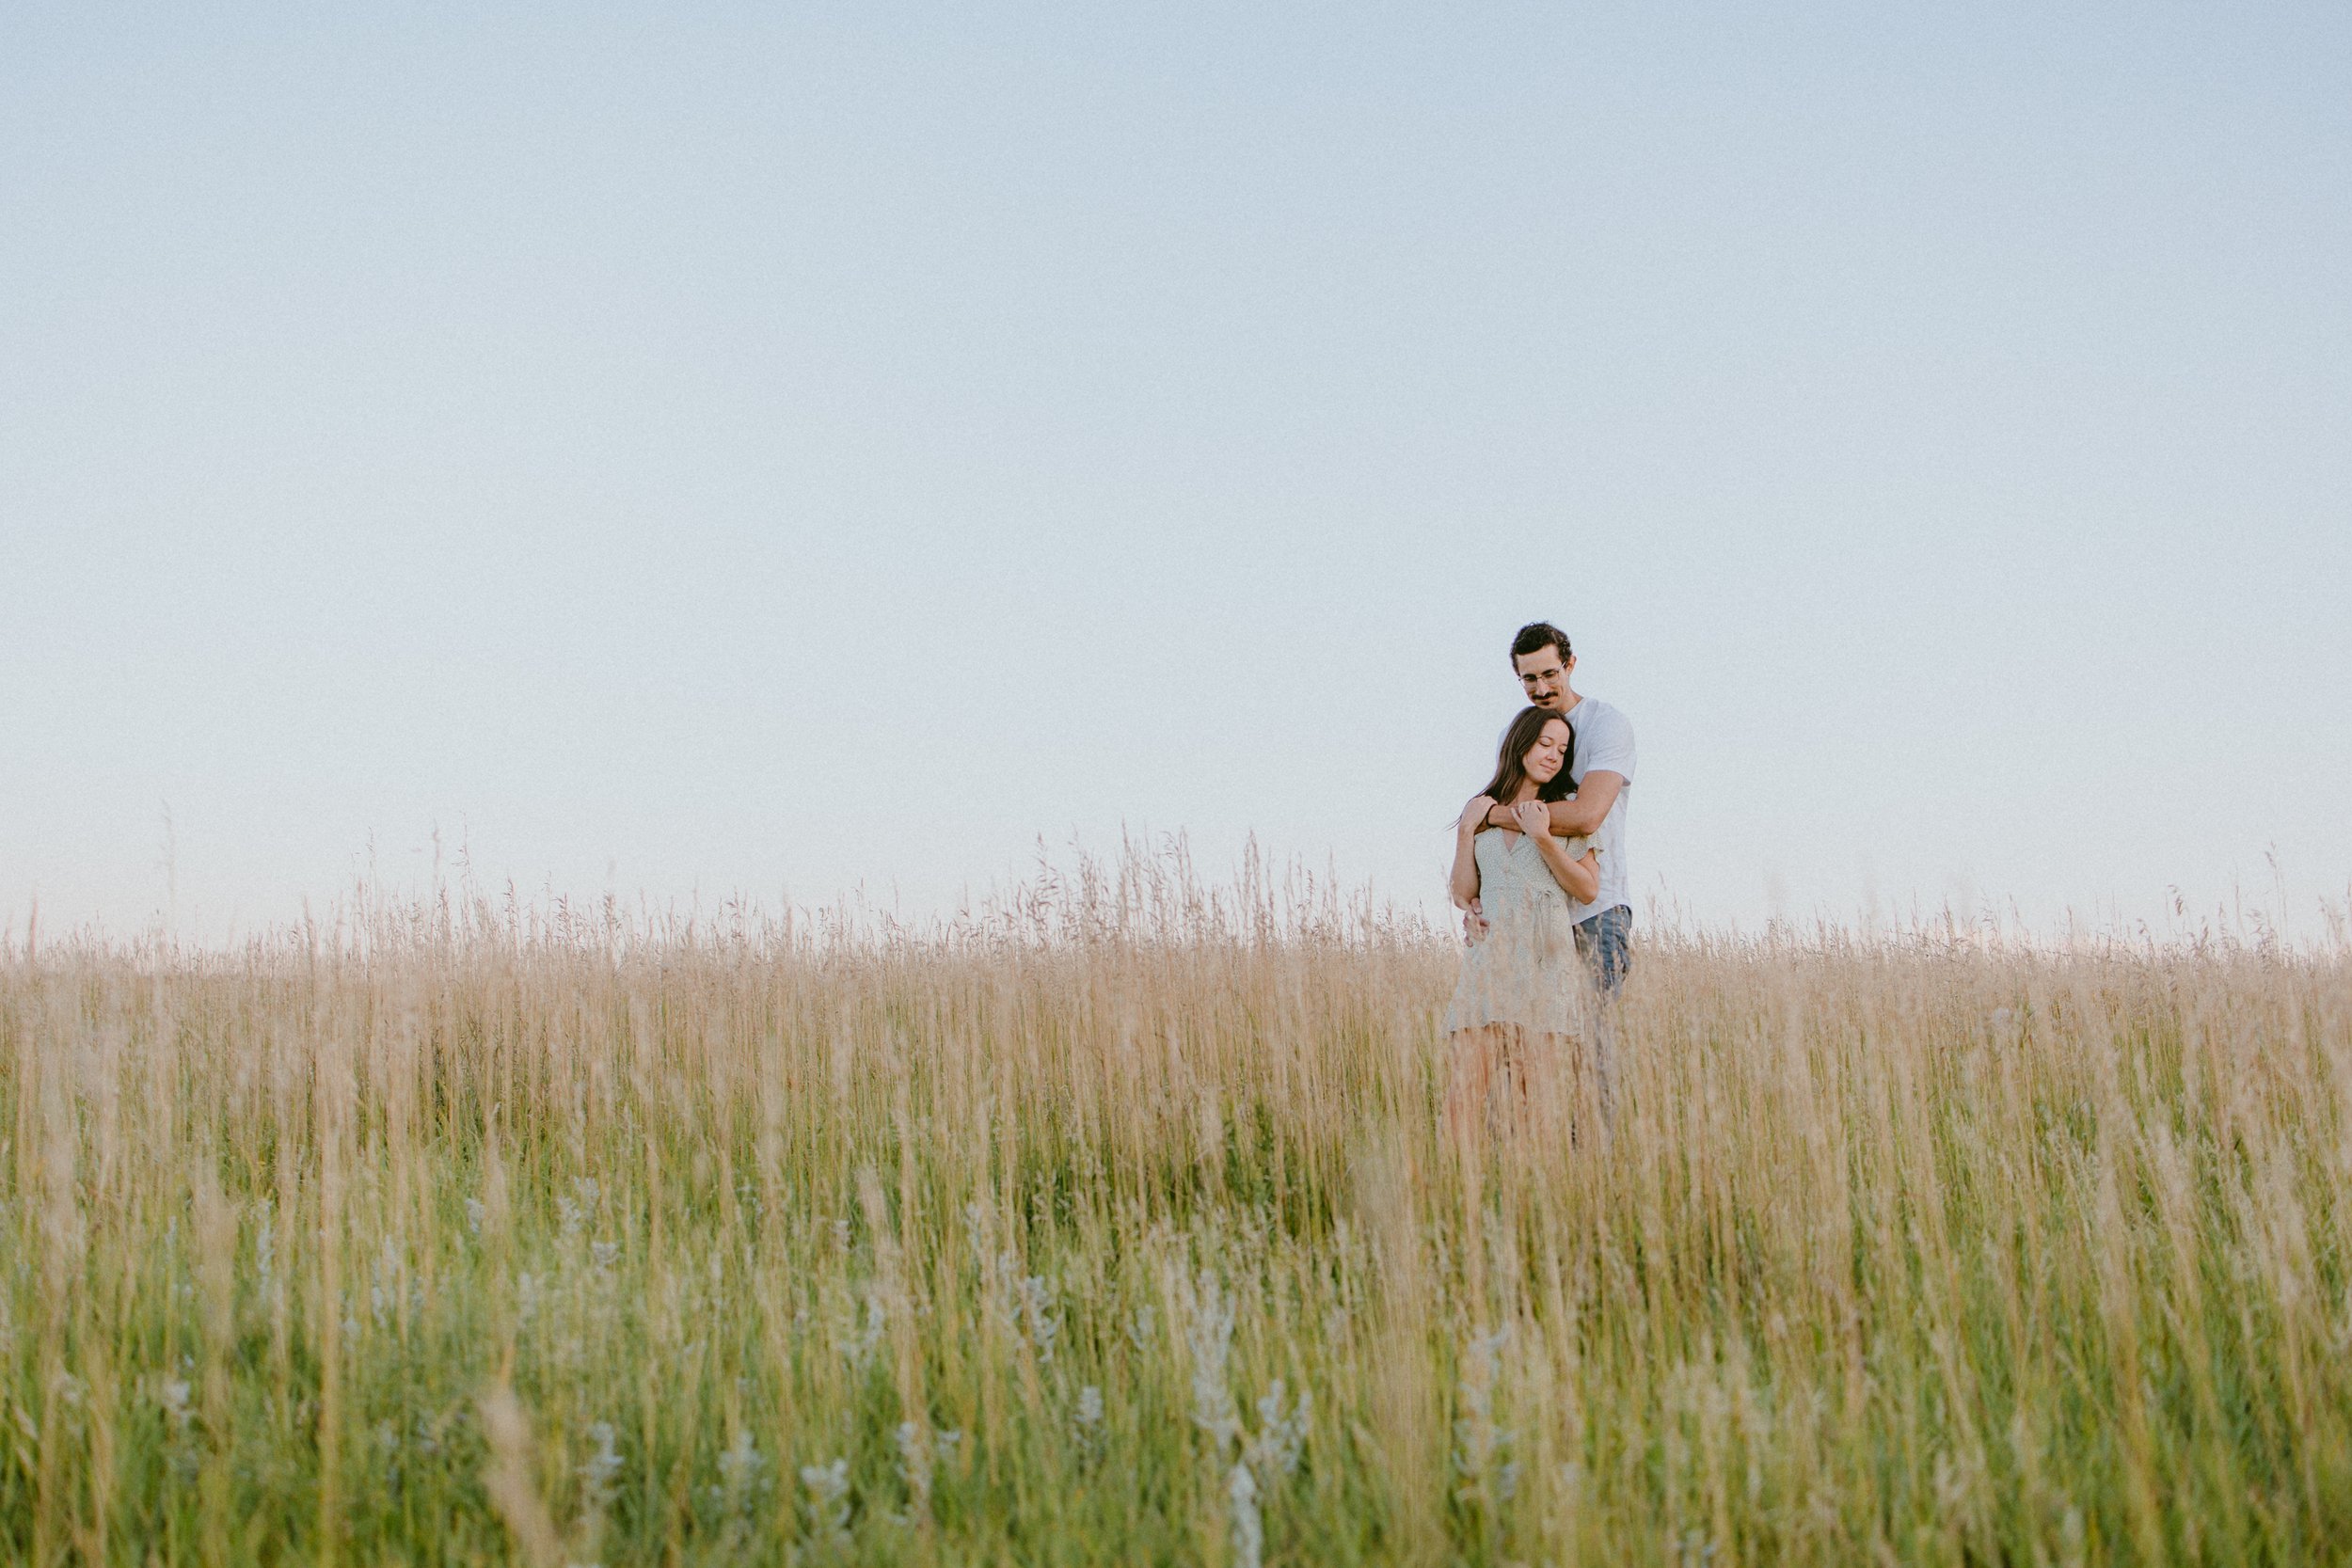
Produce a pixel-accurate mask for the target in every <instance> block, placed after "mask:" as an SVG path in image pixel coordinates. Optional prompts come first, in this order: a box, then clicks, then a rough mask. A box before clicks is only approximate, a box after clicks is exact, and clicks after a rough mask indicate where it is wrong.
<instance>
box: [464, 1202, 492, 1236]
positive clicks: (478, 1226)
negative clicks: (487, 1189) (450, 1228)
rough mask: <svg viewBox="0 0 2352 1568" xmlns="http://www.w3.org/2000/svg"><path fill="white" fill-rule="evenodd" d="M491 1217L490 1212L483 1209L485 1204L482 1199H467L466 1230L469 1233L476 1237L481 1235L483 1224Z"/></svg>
mask: <svg viewBox="0 0 2352 1568" xmlns="http://www.w3.org/2000/svg"><path fill="white" fill-rule="evenodd" d="M489 1215H490V1211H489V1210H488V1209H486V1208H485V1207H483V1203H482V1200H481V1199H480V1198H478V1197H469V1198H468V1199H466V1228H467V1230H468V1231H469V1232H471V1233H472V1234H473V1235H476V1236H479V1235H481V1234H482V1222H483V1221H484V1220H485V1219H487V1218H489Z"/></svg>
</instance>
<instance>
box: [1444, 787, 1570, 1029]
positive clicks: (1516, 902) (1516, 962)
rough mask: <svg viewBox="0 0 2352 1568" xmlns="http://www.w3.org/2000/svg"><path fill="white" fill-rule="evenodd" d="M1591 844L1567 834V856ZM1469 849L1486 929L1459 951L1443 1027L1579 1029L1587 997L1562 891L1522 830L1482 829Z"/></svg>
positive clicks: (1564, 893)
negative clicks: (1459, 971) (1465, 949)
mask: <svg viewBox="0 0 2352 1568" xmlns="http://www.w3.org/2000/svg"><path fill="white" fill-rule="evenodd" d="M1591 847H1592V841H1591V840H1589V839H1583V838H1572V839H1569V840H1568V841H1567V850H1568V858H1569V859H1571V860H1581V859H1582V858H1583V856H1584V852H1585V850H1587V849H1589V848H1591ZM1472 853H1473V854H1475V855H1476V857H1477V860H1478V906H1479V909H1480V910H1481V911H1484V913H1485V914H1486V927H1487V929H1486V936H1485V938H1483V939H1482V940H1480V941H1479V942H1473V943H1472V944H1471V945H1470V951H1469V953H1467V954H1466V955H1464V957H1463V958H1462V974H1461V977H1460V978H1459V979H1457V980H1455V981H1454V1001H1453V1003H1452V1004H1451V1005H1450V1006H1448V1007H1447V1008H1446V1010H1445V1032H1446V1033H1447V1034H1449V1035H1450V1034H1452V1033H1454V1031H1455V1030H1457V1029H1475V1028H1477V1027H1478V1026H1480V1025H1481V1024H1486V1023H1516V1024H1518V1026H1519V1027H1520V1028H1522V1029H1527V1030H1532V1031H1535V1032H1537V1033H1541V1034H1549V1035H1579V1036H1581V1035H1582V1034H1583V1033H1584V1032H1585V1009H1586V1008H1587V1007H1589V1006H1591V1000H1590V998H1589V997H1588V995H1587V994H1586V992H1587V982H1586V979H1585V974H1584V965H1583V962H1582V960H1581V959H1580V958H1578V957H1577V952H1576V921H1575V914H1574V910H1573V908H1572V906H1571V905H1570V904H1569V902H1568V895H1567V890H1566V889H1565V888H1563V887H1562V886H1561V885H1560V884H1559V883H1558V882H1557V881H1556V880H1554V879H1553V878H1552V875H1551V867H1550V866H1549V865H1547V864H1546V863H1544V852H1543V851H1542V850H1541V849H1539V848H1537V847H1535V845H1534V842H1533V841H1532V840H1530V839H1529V838H1528V837H1527V835H1526V834H1524V833H1506V832H1502V830H1500V829H1494V828H1490V829H1487V830H1486V832H1481V833H1480V834H1479V835H1478V838H1477V840H1476V842H1475V845H1474V846H1473V848H1472Z"/></svg>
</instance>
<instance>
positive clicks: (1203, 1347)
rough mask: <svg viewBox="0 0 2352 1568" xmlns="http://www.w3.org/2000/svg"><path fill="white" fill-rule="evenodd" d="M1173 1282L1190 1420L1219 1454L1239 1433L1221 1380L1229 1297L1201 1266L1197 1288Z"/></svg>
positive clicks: (1228, 1345)
mask: <svg viewBox="0 0 2352 1568" xmlns="http://www.w3.org/2000/svg"><path fill="white" fill-rule="evenodd" d="M1178 1285H1179V1287H1180V1290H1179V1299H1180V1300H1181V1302H1182V1303H1183V1305H1184V1309H1185V1317H1186V1320H1187V1321H1186V1323H1185V1324H1184V1341H1185V1343H1186V1345H1187V1346H1189V1347H1190V1349H1191V1351H1192V1421H1193V1425H1195V1426H1197V1427H1199V1428H1200V1430H1201V1431H1203V1432H1205V1433H1208V1434H1209V1435H1210V1436H1212V1437H1214V1438H1216V1447H1217V1451H1218V1452H1219V1453H1223V1452H1224V1451H1225V1450H1226V1449H1228V1448H1230V1447H1231V1446H1232V1442H1233V1439H1234V1438H1235V1437H1236V1436H1238V1435H1239V1434H1240V1433H1241V1416H1240V1414H1239V1412H1238V1411H1236V1410H1235V1409H1234V1407H1233V1391H1232V1388H1231V1387H1229V1386H1227V1384H1226V1379H1225V1363H1226V1360H1227V1358H1228V1357H1229V1356H1230V1355H1231V1354H1232V1349H1233V1298H1232V1295H1231V1294H1230V1293H1228V1292H1227V1291H1226V1290H1225V1288H1224V1286H1223V1285H1222V1284H1220V1283H1219V1282H1218V1280H1217V1278H1216V1275H1212V1274H1210V1273H1208V1272H1207V1271H1206V1270H1203V1271H1202V1272H1201V1275H1200V1284H1199V1285H1198V1286H1197V1287H1195V1286H1193V1285H1191V1284H1189V1283H1186V1282H1185V1281H1184V1279H1183V1276H1181V1275H1179V1276H1178ZM1253 1485H1254V1482H1253ZM1252 1496H1255V1493H1254V1492H1253V1493H1252Z"/></svg>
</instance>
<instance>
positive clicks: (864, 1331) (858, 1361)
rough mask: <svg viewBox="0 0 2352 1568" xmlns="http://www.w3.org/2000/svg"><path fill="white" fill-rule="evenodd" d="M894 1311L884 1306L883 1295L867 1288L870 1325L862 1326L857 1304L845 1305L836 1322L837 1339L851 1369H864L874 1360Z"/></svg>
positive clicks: (836, 1342)
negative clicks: (858, 1317) (853, 1306)
mask: <svg viewBox="0 0 2352 1568" xmlns="http://www.w3.org/2000/svg"><path fill="white" fill-rule="evenodd" d="M889 1320H890V1314H889V1311H888V1309H887V1308H885V1307H883V1306H882V1297H881V1296H880V1295H878V1294H877V1293H875V1292H874V1291H866V1325H865V1326H864V1327H863V1328H860V1327H859V1326H858V1324H857V1315H856V1312H855V1310H854V1309H853V1308H851V1307H848V1306H846V1305H845V1306H844V1307H843V1308H842V1311H841V1317H840V1321H839V1322H838V1323H837V1324H836V1325H835V1328H834V1343H835V1344H836V1345H837V1346H839V1348H840V1351H841V1358H842V1359H843V1360H844V1361H847V1362H848V1363H849V1364H850V1370H851V1371H857V1372H862V1371H864V1370H866V1368H867V1367H869V1366H871V1365H872V1364H873V1361H874V1353H875V1351H877V1350H879V1349H880V1348H881V1346H882V1330H883V1329H884V1328H886V1327H887V1326H888V1325H889Z"/></svg>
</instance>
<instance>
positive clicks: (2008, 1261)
mask: <svg viewBox="0 0 2352 1568" xmlns="http://www.w3.org/2000/svg"><path fill="white" fill-rule="evenodd" d="M1453 964H1454V954H1453V949H1452V947H1451V946H1450V945H1449V944H1448V942H1446V941H1445V940H1444V939H1443V938H1442V937H1441V936H1438V935H1435V934H1432V933H1429V932H1427V931H1425V930H1422V929H1421V928H1419V927H1413V926H1411V925H1409V924H1398V923H1388V922H1383V921H1382V920H1380V919H1378V918H1376V917H1375V916H1374V915H1373V914H1371V913H1370V912H1368V911H1365V910H1363V909H1361V908H1351V907H1347V906H1344V905H1343V904H1342V903H1341V902H1340V901H1338V900H1335V899H1333V898H1331V897H1330V896H1329V895H1328V894H1327V893H1326V892H1310V894H1309V895H1307V896H1305V897H1303V898H1288V899H1286V898H1285V897H1284V896H1283V895H1282V894H1281V892H1280V890H1279V889H1277V888H1274V887H1272V886H1271V885H1270V884H1269V883H1268V882H1267V881H1266V879H1263V877H1258V876H1254V875H1253V876H1248V877H1245V879H1243V881H1242V882H1241V884H1240V885H1238V886H1235V887H1232V888H1229V889H1225V890H1222V891H1218V892H1206V891H1203V890H1202V889H1201V888H1200V887H1198V886H1197V885H1195V884H1194V883H1193V882H1192V880H1191V879H1190V878H1189V877H1188V876H1187V875H1186V874H1185V873H1184V869H1183V867H1182V865H1181V863H1171V862H1167V861H1152V860H1148V859H1143V858H1130V859H1129V860H1128V861H1127V862H1126V863H1124V864H1122V865H1120V866H1117V867H1112V868H1108V869H1101V870H1097V869H1088V870H1085V871H1083V872H1082V873H1081V874H1080V875H1079V876H1077V877H1074V878H1073V879H1068V880H1064V881H1057V880H1053V879H1046V880H1043V881H1041V882H1040V883H1039V884H1038V885H1037V886H1035V887H1033V888H1031V889H1030V890H1028V892H1027V893H1026V894H1025V895H1024V896H1023V897H1022V898H1021V899H1019V900H1017V901H1016V902H1015V903H1014V904H1013V905H1012V906H1011V907H1009V908H1008V909H1005V910H1002V911H997V912H995V913H993V914H992V915H990V916H988V917H985V918H977V919H974V920H970V921H966V922H963V923H961V924H960V925H958V926H955V927H951V928H946V929H942V930H938V931H932V932H930V933H925V934H915V933H908V932H904V931H892V930H888V929H882V930H876V929H872V928H866V929H865V930H863V931H850V930H848V929H845V928H835V927H826V926H823V925H818V926H814V927H812V926H810V925H808V924H806V923H797V924H796V923H783V924H774V925H759V924H755V923H751V922H748V921H723V922H722V923H720V924H719V925H718V926H716V927H710V926H699V927H682V926H647V925H644V924H639V925H636V926H631V925H629V924H628V923H626V922H623V921H621V920H619V919H618V918H617V917H615V916H614V915H612V912H611V911H600V912H599V913H598V914H596V916H594V917H592V918H587V919H580V918H577V917H575V916H573V915H572V914H570V913H568V912H565V911H556V912H555V914H553V915H552V916H542V917H535V918H534V917H529V916H527V915H526V914H525V913H523V912H522V911H515V910H513V909H511V908H509V909H492V908H489V907H486V906H483V905H479V904H477V905H475V906H473V907H472V908H470V909H456V910H453V909H452V908H451V907H449V906H448V905H446V904H442V905H436V906H431V907H428V908H424V909H410V910H405V911H391V910H385V909H365V910H362V911H360V912H359V913H358V914H357V915H355V916H354V917H353V918H352V919H351V920H350V921H349V922H348V923H346V924H345V925H343V926H342V927H338V928H336V929H332V930H320V929H304V930H300V931H293V932H287V933H283V934H281V935H280V936H278V937H277V938H275V939H272V940H270V941H266V942H257V943H255V944H253V945H251V946H249V947H247V948H246V949H244V950H242V951H239V952H235V953H217V952H215V953H194V952H183V951H179V950H176V949H172V948H169V947H167V946H161V945H156V944H146V945H141V944H136V943H133V944H118V945H110V944H106V943H103V942H94V941H74V942H52V943H49V944H46V945H43V946H41V947H40V949H39V950H38V951H37V952H28V951H27V950H26V949H25V948H24V947H23V946H19V947H18V948H17V949H15V950H14V951H12V952H11V953H10V954H9V955H8V957H7V958H6V959H5V961H4V962H0V1238H5V1247H6V1254H7V1256H6V1262H5V1277H0V1405H4V1406H5V1409H0V1557H4V1558H6V1559H7V1560H10V1561H22V1562H27V1563H34V1564H42V1565H46V1564H50V1563H56V1562H65V1561H91V1562H98V1561H107V1562H121V1563H145V1562H182V1561H186V1562H201V1563H224V1564H225V1563H230V1562H248V1561H306V1562H309V1561H315V1562H321V1563H334V1562H354V1563H360V1562H388V1561H402V1562H411V1563H422V1562H438V1561H468V1562H471V1561H494V1560H520V1561H530V1562H534V1563H548V1564H553V1563H559V1562H580V1563H586V1562H599V1561H600V1562H605V1563H620V1562H650V1561H680V1562H699V1561H799V1562H803V1563H818V1562H824V1561H858V1560H875V1561H881V1560H894V1561H895V1560H908V1561H917V1562H928V1561H935V1560H936V1561H965V1560H971V1561H978V1560H988V1561H1023V1562H1094V1561H1106V1560H1153V1561H1167V1562H1179V1561H1181V1562H1211V1563H1216V1562H1254V1561H1265V1562H1306V1561H1333V1562H1345V1561H1355V1560H1364V1561H1398V1562H1441V1561H1449V1560H1469V1561H1493V1562H1502V1561H1524V1562H1538V1561H1558V1562H1577V1561H1586V1562H1610V1563H1615V1562H1675V1563H1691V1564H1696V1563H1702V1562H1712V1563H1725V1562H1740V1561H1757V1562H1798V1561H1824V1562H1851V1561H1865V1560H1882V1561H1883V1560H1903V1561H1912V1560H1916V1561H1943V1562H1955V1563H1957V1562H1968V1561H1975V1562H2015V1563H2042V1562H2046V1563H2065V1562H2075V1561H2106V1560H2117V1561H2137V1562H2154V1561H2173V1560H2182V1561H2217V1562H2219V1561H2231V1562H2234V1561H2246V1560H2256V1561H2260V1560H2269V1561H2280V1562H2302V1561H2313V1560H2341V1559H2342V1558H2343V1557H2344V1554H2345V1552H2346V1550H2347V1548H2352V1297H2348V1296H2347V1266H2346V1258H2345V1250H2344V1249H2345V1240H2346V1234H2347V1232H2346V1224H2345V1214H2344V1203H2345V1194H2346V1192H2347V1186H2346V1183H2347V1178H2352V1136H2348V1135H2347V1132H2348V1127H2347V1117H2348V1116H2352V974H2348V973H2347V967H2346V964H2345V962H2344V958H2343V957H2342V956H2341V955H2340V954H2339V955H2335V956H2326V955H2321V956H2313V955H2310V954H2303V955H2296V954H2293V953H2286V952H2280V951H2275V950H2274V951H2267V952H2257V951H2249V950H2244V949H2239V948H2230V947H2217V948H2209V949H2207V950H2204V951H2201V952H2189V951H2174V952H2164V953H2158V952H2153V951H2142V952H2137V953H2134V952H2131V951H2126V950H2122V949H2116V950H2106V951H2096V952H2075V953H2072V954H2065V955H2056V954H2049V953H2036V952H2031V951H2025V950H2001V949H1995V948H1986V947H1981V946H1977V945H1972V944H1969V943H1966V942H1956V941H1955V942H1944V943H1937V942H1930V941H1926V940H1911V941H1906V942H1880V943H1873V944H1846V943H1841V942H1837V941H1835V940H1832V939H1826V938H1823V939H1818V940H1814V941H1811V942H1788V941H1762V942H1724V941H1707V940H1699V939H1695V938H1684V939H1664V940H1652V941H1651V942H1649V943H1648V944H1647V945H1645V947H1644V948H1643V949H1642V950H1641V953H1640V958H1639V967H1638V969H1637V971H1636V973H1635V975H1634V978H1633V980H1632V982H1631V984H1630V986H1629V989H1628V991H1627V993H1626V996H1625V1000H1624V1003H1623V1006H1622V1014H1621V1018H1620V1020H1619V1023H1618V1037H1619V1043H1618V1051H1617V1062H1616V1078H1617V1108H1616V1116H1615V1120H1614V1124H1613V1127H1612V1128H1611V1129H1610V1132H1609V1135H1608V1136H1607V1137H1606V1138H1602V1137H1600V1136H1582V1135H1579V1136H1577V1137H1575V1138H1573V1139H1571V1138H1566V1137H1550V1138H1541V1139H1538V1138H1533V1137H1525V1136H1520V1137H1511V1136H1503V1137H1499V1138H1497V1139H1495V1140H1494V1141H1491V1142H1490V1143H1488V1144H1486V1146H1484V1147H1483V1148H1478V1147H1470V1148H1464V1147H1461V1146H1457V1145H1454V1144H1453V1143H1450V1142H1449V1141H1448V1140H1447V1139H1446V1138H1445V1137H1444V1136H1443V1135H1442V1134H1441V1132H1440V1122H1439V1114H1438V1112H1439V1101H1440V1099H1441V1097H1442V1093H1443V1087H1444V1080H1443V1072H1444V1064H1443V1058H1442V1055H1441V1045H1440V1042H1439V1041H1438V1039H1437V1038H1436V1037H1435V1033H1434V1031H1435V1023H1436V1019H1437V1017H1438V1012H1439V1010H1440V1008H1441V1007H1442V1006H1443V1003H1444V999H1445V995H1446V991H1447V989H1448V986H1449V984H1450V981H1451V976H1452V969H1453Z"/></svg>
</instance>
